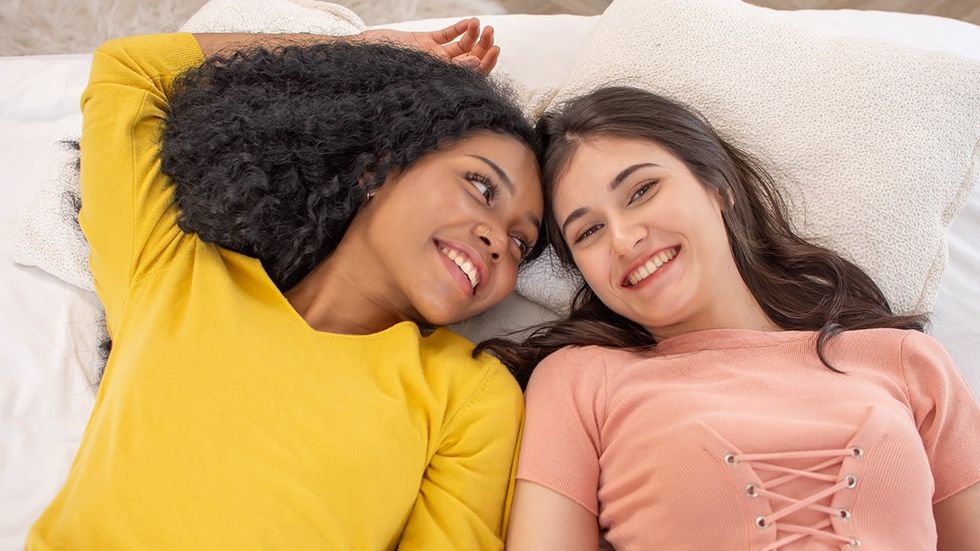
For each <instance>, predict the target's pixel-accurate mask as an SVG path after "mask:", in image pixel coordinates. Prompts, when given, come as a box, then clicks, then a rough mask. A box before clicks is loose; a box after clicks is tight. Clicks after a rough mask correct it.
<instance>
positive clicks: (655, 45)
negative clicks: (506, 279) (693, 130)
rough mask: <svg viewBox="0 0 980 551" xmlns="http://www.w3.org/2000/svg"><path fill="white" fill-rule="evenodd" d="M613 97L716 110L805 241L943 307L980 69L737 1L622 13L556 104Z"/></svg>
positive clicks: (670, 1)
mask: <svg viewBox="0 0 980 551" xmlns="http://www.w3.org/2000/svg"><path fill="white" fill-rule="evenodd" d="M604 85H630V86H636V87H639V88H644V89H647V90H650V91H652V92H656V93H659V94H662V95H665V96H668V97H671V98H674V99H676V100H679V101H681V102H684V103H686V104H688V105H690V106H693V107H695V108H696V109H698V110H700V111H701V112H702V113H703V114H704V115H705V116H706V117H707V118H708V120H709V121H710V122H711V123H712V124H713V125H714V126H715V128H716V129H717V130H718V131H719V132H720V133H721V134H722V135H723V136H725V137H726V138H727V139H729V140H730V141H732V142H733V143H734V144H736V145H738V146H740V147H742V148H743V149H745V150H747V151H748V152H750V153H752V154H754V155H755V156H757V157H759V158H760V160H762V161H763V163H764V164H765V165H766V166H767V167H768V168H770V169H771V170H772V172H773V174H774V176H775V177H776V179H777V181H778V182H779V183H780V184H781V185H782V186H783V188H782V189H783V191H784V196H785V197H786V199H787V201H788V203H789V204H790V217H791V219H792V222H793V224H794V226H795V227H796V229H797V230H798V231H799V232H800V234H801V235H803V236H805V237H807V238H809V239H811V240H812V241H814V242H817V243H819V244H821V245H824V246H827V247H829V248H831V249H833V250H835V251H837V252H839V253H841V254H842V255H843V256H845V257H846V258H848V259H850V260H852V261H854V262H855V263H857V264H858V265H859V266H861V267H862V268H863V269H865V270H866V271H867V272H868V274H869V275H870V276H871V277H872V278H873V279H874V280H875V281H876V282H877V283H878V285H879V286H880V287H881V289H882V291H883V292H884V293H885V295H886V297H887V298H888V299H889V301H890V302H891V305H892V307H893V308H894V309H895V310H897V311H899V312H904V313H909V312H926V311H928V310H930V309H931V307H932V306H933V303H934V302H935V299H936V295H937V291H938V288H939V285H940V283H941V282H942V277H943V271H944V269H945V266H946V258H947V253H946V243H945V238H944V234H945V231H946V229H947V228H948V226H949V224H950V222H951V221H952V219H953V218H954V217H955V216H956V214H957V213H958V212H959V211H960V210H961V209H962V207H963V205H964V203H965V201H966V198H967V197H968V195H969V193H970V191H971V189H972V188H973V186H974V185H975V183H976V181H977V179H978V178H980V93H977V91H978V90H980V63H978V62H977V61H974V60H970V59H966V58H962V57H957V56H954V55H950V54H946V53H941V52H934V51H929V50H922V49H916V48H913V47H909V46H906V45H902V44H899V43H894V42H890V41H887V40H880V39H874V38H864V37H858V36H846V35H844V34H842V33H841V32H840V31H837V30H833V29H830V28H828V27H825V26H823V25H820V24H817V23H811V22H808V21H805V20H803V19H802V18H798V17H793V16H792V12H780V11H775V10H770V9H766V8H760V7H756V6H751V5H748V4H744V3H741V2H737V1H733V0H658V1H650V0H617V1H615V2H614V3H613V4H612V5H611V6H610V7H609V9H608V10H606V12H605V13H604V14H603V16H602V18H601V19H600V20H599V22H598V24H597V25H596V27H595V29H594V30H593V33H592V35H591V36H590V37H589V40H588V42H587V43H586V44H585V46H584V48H583V49H582V51H581V53H580V55H579V57H578V58H577V60H576V61H575V64H574V65H573V67H572V69H571V71H570V73H569V77H568V78H567V80H566V81H565V83H564V84H563V85H562V87H561V90H560V91H559V94H558V96H557V97H556V103H554V104H552V105H553V106H556V105H557V103H558V102H560V101H563V100H567V99H570V98H572V97H575V96H578V95H581V94H584V93H587V92H589V91H591V90H593V89H595V88H598V87H601V86H604ZM540 262H545V263H548V262H550V259H549V258H544V259H543V260H541V261H540ZM552 307H553V306H552Z"/></svg>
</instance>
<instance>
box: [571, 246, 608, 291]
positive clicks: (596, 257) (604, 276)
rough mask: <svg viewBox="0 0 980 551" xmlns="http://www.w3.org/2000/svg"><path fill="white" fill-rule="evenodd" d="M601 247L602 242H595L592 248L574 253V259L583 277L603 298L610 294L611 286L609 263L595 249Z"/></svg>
mask: <svg viewBox="0 0 980 551" xmlns="http://www.w3.org/2000/svg"><path fill="white" fill-rule="evenodd" d="M601 247H602V244H600V243H594V244H593V246H592V247H591V249H590V250H588V251H584V252H579V253H575V254H573V255H572V259H573V260H575V266H576V267H577V268H578V270H579V272H581V273H582V279H584V280H585V282H586V283H588V284H589V287H591V288H592V290H593V291H595V293H596V294H597V295H599V297H600V298H603V297H605V296H608V295H609V293H610V292H611V288H610V286H609V285H610V284H609V279H610V276H609V265H608V263H607V262H606V260H605V257H604V255H602V254H600V253H599V251H598V250H595V249H598V248H601Z"/></svg>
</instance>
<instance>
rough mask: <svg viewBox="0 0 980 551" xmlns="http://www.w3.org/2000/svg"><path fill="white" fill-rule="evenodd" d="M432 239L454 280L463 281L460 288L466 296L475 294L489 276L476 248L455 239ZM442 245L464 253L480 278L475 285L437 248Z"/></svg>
mask: <svg viewBox="0 0 980 551" xmlns="http://www.w3.org/2000/svg"><path fill="white" fill-rule="evenodd" d="M432 241H433V243H435V246H436V253H437V254H438V255H439V256H441V257H442V259H443V260H444V262H445V263H446V265H447V268H450V273H452V274H453V276H454V278H455V279H456V281H457V282H459V283H461V284H464V283H465V286H463V285H461V288H462V289H463V291H464V293H465V294H466V295H467V296H475V295H476V292H477V291H479V290H480V289H482V288H483V285H484V284H485V283H487V282H488V279H489V276H490V274H489V270H488V269H487V265H486V263H485V262H484V261H483V257H482V256H480V253H478V252H477V251H476V249H474V248H473V247H470V246H468V245H465V244H463V243H458V242H455V241H441V240H439V239H433V240H432ZM442 247H445V248H447V249H452V250H454V251H456V252H458V253H462V254H464V255H466V259H467V260H469V261H470V264H472V265H473V266H474V267H475V268H476V273H477V275H478V276H479V278H480V281H479V282H477V284H476V287H471V286H470V280H469V278H468V277H466V274H464V273H463V271H462V270H460V269H459V266H457V265H456V263H455V262H453V261H452V260H450V259H449V257H448V256H446V255H444V254H442V251H440V250H439V249H441V248H442Z"/></svg>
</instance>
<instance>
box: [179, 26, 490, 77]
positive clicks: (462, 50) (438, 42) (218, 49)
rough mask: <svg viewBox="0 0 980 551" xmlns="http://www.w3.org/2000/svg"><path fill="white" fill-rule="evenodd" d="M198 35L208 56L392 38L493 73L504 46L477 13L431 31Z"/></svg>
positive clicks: (198, 40)
mask: <svg viewBox="0 0 980 551" xmlns="http://www.w3.org/2000/svg"><path fill="white" fill-rule="evenodd" d="M194 38H195V39H196V40H197V43H198V44H199V45H200V46H201V51H202V52H204V55H205V57H211V56H213V55H215V54H218V53H229V52H232V51H234V50H237V49H242V48H248V47H255V46H262V47H265V48H275V47H277V46H286V45H310V44H319V43H323V42H329V41H332V40H338V39H339V40H363V41H369V42H390V43H393V44H396V45H399V46H404V47H408V48H415V49H418V50H422V51H425V52H429V53H430V54H432V55H435V56H437V57H439V58H442V59H444V60H446V61H452V62H454V63H459V64H460V65H463V66H466V67H470V68H472V69H475V70H477V71H479V72H481V73H483V74H489V73H490V71H492V70H493V68H494V66H495V65H496V64H497V59H498V57H499V56H500V47H498V46H494V43H493V41H494V40H493V27H486V28H484V29H483V31H482V33H481V31H480V21H479V19H476V18H475V17H474V18H470V19H463V20H461V21H457V22H456V23H454V24H452V25H450V26H448V27H446V28H443V29H439V30H436V31H428V32H406V31H393V30H387V29H377V30H371V31H365V32H363V33H361V34H358V35H354V36H347V37H333V36H324V35H315V34H241V33H201V34H195V35H194Z"/></svg>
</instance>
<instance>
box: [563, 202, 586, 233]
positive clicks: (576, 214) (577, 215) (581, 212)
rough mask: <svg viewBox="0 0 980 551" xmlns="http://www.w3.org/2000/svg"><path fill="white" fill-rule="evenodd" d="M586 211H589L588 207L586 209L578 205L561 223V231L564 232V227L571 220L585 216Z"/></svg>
mask: <svg viewBox="0 0 980 551" xmlns="http://www.w3.org/2000/svg"><path fill="white" fill-rule="evenodd" d="M587 212H589V209H587V208H585V207H579V208H577V209H575V210H573V211H572V213H571V214H569V215H568V218H566V219H565V222H564V223H562V225H561V233H563V234H564V233H565V228H567V227H568V225H569V224H571V223H572V222H574V221H576V220H578V219H579V218H581V217H583V216H585V213H587Z"/></svg>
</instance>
